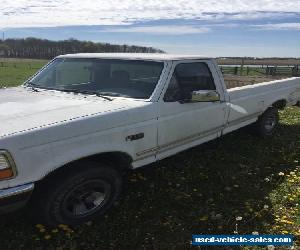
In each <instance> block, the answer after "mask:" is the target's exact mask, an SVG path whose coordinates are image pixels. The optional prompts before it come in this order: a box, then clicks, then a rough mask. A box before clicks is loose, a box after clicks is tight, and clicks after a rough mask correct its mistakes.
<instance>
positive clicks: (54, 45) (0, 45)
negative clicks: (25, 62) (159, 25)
mask: <svg viewBox="0 0 300 250" xmlns="http://www.w3.org/2000/svg"><path fill="white" fill-rule="evenodd" d="M103 52H106V53H109V52H119V53H122V52H130V53H164V51H162V50H160V49H156V48H152V47H142V46H135V45H126V44H124V45H117V44H110V43H94V42H91V41H79V40H76V39H72V38H71V39H68V40H62V41H51V40H46V39H38V38H33V37H30V38H25V39H6V40H4V41H0V57H8V58H34V59H51V58H54V57H56V56H58V55H62V54H71V53H103Z"/></svg>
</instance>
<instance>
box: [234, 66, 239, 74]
mask: <svg viewBox="0 0 300 250" xmlns="http://www.w3.org/2000/svg"><path fill="white" fill-rule="evenodd" d="M238 71H239V68H238V67H234V74H235V75H237V74H238Z"/></svg>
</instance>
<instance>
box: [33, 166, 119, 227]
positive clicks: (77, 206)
mask: <svg viewBox="0 0 300 250" xmlns="http://www.w3.org/2000/svg"><path fill="white" fill-rule="evenodd" d="M84 165H85V166H79V167H78V166H75V167H74V168H73V167H70V169H67V171H62V172H60V173H59V174H58V175H55V176H51V177H50V178H48V179H47V180H46V181H44V182H43V183H41V185H39V186H38V187H37V190H36V192H35V193H34V194H33V197H32V204H33V206H34V207H33V210H32V211H33V212H34V217H35V218H34V219H35V221H36V222H39V223H44V224H46V225H49V226H57V225H59V224H66V225H80V224H83V223H85V222H88V221H91V220H94V219H96V218H97V217H100V216H101V215H103V214H104V213H105V212H106V211H107V210H108V209H109V208H110V207H111V206H112V205H113V204H114V202H115V201H116V200H117V199H118V198H119V196H120V194H121V191H122V184H123V181H122V176H121V174H120V173H119V172H118V171H117V170H115V169H113V168H111V167H108V166H104V165H100V166H99V164H97V163H91V162H86V163H85V164H84Z"/></svg>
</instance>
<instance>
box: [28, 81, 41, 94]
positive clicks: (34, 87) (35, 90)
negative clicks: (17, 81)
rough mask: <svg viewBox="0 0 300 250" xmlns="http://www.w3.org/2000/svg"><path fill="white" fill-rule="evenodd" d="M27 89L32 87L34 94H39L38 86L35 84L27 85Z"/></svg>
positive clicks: (29, 83)
mask: <svg viewBox="0 0 300 250" xmlns="http://www.w3.org/2000/svg"><path fill="white" fill-rule="evenodd" d="M25 87H30V88H31V89H32V90H33V91H34V92H39V90H38V89H37V87H38V86H37V85H36V84H35V83H33V82H27V83H25Z"/></svg>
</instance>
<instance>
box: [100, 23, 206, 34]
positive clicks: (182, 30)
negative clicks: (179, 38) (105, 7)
mask: <svg viewBox="0 0 300 250" xmlns="http://www.w3.org/2000/svg"><path fill="white" fill-rule="evenodd" d="M210 31H211V29H210V28H208V27H196V26H188V25H176V26H175V25H159V26H139V27H123V28H112V29H105V30H103V32H118V33H119V32H121V33H148V34H152V35H187V34H199V33H208V32H210Z"/></svg>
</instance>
